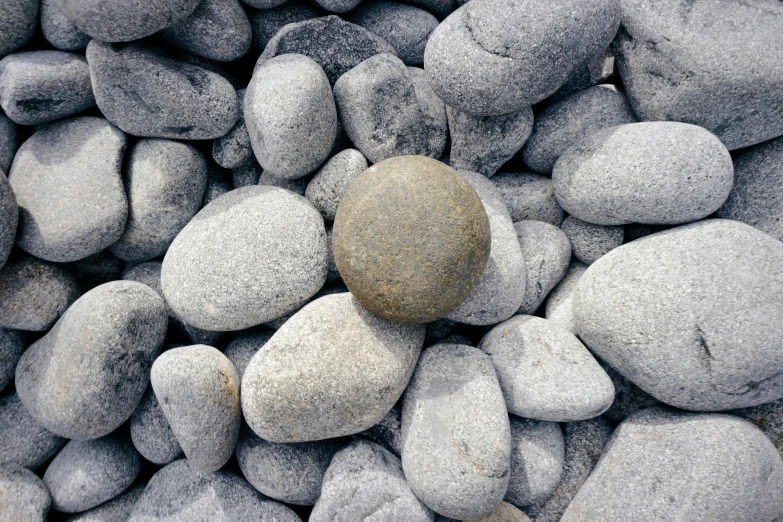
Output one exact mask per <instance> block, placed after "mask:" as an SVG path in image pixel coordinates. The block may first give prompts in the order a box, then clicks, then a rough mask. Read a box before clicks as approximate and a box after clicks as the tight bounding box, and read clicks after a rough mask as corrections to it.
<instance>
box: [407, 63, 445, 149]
mask: <svg viewBox="0 0 783 522" xmlns="http://www.w3.org/2000/svg"><path fill="white" fill-rule="evenodd" d="M407 69H408V76H409V77H410V79H411V82H413V90H414V91H415V92H416V98H417V99H418V101H419V108H420V109H421V112H422V115H423V117H424V126H425V127H426V129H427V147H428V149H429V150H432V151H435V152H436V153H437V157H440V156H442V155H443V151H444V150H445V148H446V144H447V142H448V125H449V120H448V117H447V116H446V105H445V104H444V103H443V100H441V99H440V98H438V95H437V94H435V91H433V90H432V87H431V86H430V82H429V80H428V79H427V73H426V72H424V69H421V68H419V67H411V66H408V67H407Z"/></svg>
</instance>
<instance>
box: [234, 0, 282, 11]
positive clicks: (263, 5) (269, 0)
mask: <svg viewBox="0 0 783 522" xmlns="http://www.w3.org/2000/svg"><path fill="white" fill-rule="evenodd" d="M285 1H286V0H243V2H244V3H245V4H247V5H249V6H251V7H255V8H257V9H260V10H262V11H266V10H269V9H272V8H275V7H278V6H279V5H281V4H283V3H285Z"/></svg>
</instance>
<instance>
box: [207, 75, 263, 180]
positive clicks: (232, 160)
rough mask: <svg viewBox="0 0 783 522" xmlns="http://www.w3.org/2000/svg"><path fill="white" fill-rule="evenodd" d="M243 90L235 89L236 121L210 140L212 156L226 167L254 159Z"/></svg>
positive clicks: (234, 166)
mask: <svg viewBox="0 0 783 522" xmlns="http://www.w3.org/2000/svg"><path fill="white" fill-rule="evenodd" d="M245 92H246V90H245V89H237V114H238V115H239V118H238V119H237V122H236V123H235V124H234V126H233V127H231V130H230V131H228V132H227V133H226V134H224V135H223V136H221V137H219V138H215V140H214V141H213V142H212V157H213V158H214V160H215V161H216V162H217V164H218V165H220V166H221V167H223V168H226V169H234V168H237V167H239V166H240V165H242V164H244V163H247V162H248V161H249V160H251V159H255V156H254V155H253V146H252V145H251V144H250V135H249V134H248V133H247V126H246V125H245Z"/></svg>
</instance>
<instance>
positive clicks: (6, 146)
mask: <svg viewBox="0 0 783 522" xmlns="http://www.w3.org/2000/svg"><path fill="white" fill-rule="evenodd" d="M18 148H19V127H18V126H17V125H16V123H14V122H13V121H12V120H11V119H10V118H9V117H8V116H6V115H5V114H0V172H2V173H3V175H5V174H6V173H8V172H10V171H11V163H12V162H13V161H14V155H15V154H16V149H18ZM2 183H3V180H2V179H1V178H0V184H2ZM0 190H2V189H0ZM2 201H3V202H4V203H5V202H6V201H8V199H7V196H5V194H3V198H2ZM5 205H7V203H5ZM5 205H4V206H3V207H4V208H5ZM4 218H5V215H4Z"/></svg>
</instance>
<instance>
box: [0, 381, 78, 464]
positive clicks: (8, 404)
mask: <svg viewBox="0 0 783 522" xmlns="http://www.w3.org/2000/svg"><path fill="white" fill-rule="evenodd" d="M65 442H66V441H65V439H63V438H62V437H58V436H57V435H55V434H54V433H52V432H50V431H48V430H47V429H45V428H44V427H43V426H41V425H40V424H38V423H37V422H36V421H35V419H33V418H32V417H31V416H30V414H29V413H27V410H25V409H24V406H23V405H22V401H20V400H19V396H18V395H17V394H16V393H13V392H12V393H7V394H5V395H3V396H0V464H14V465H18V466H23V467H25V468H27V469H32V470H34V469H36V468H38V467H39V466H41V464H43V463H44V462H46V461H47V460H49V459H50V458H52V457H54V456H55V454H56V453H57V452H58V451H60V448H62V447H63V445H64V444H65Z"/></svg>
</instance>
